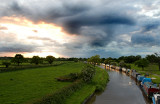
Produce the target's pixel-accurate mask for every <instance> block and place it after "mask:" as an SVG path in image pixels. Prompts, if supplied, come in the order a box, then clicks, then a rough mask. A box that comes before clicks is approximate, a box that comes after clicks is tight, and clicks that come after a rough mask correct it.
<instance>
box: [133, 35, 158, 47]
mask: <svg viewBox="0 0 160 104" xmlns="http://www.w3.org/2000/svg"><path fill="white" fill-rule="evenodd" d="M131 41H132V43H133V44H143V45H150V44H151V45H153V44H155V38H154V37H153V36H151V35H143V34H135V35H133V36H132V38H131Z"/></svg>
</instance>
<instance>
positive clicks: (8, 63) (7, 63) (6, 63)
mask: <svg viewBox="0 0 160 104" xmlns="http://www.w3.org/2000/svg"><path fill="white" fill-rule="evenodd" d="M2 65H5V66H6V68H8V67H9V65H11V62H7V61H4V62H2Z"/></svg>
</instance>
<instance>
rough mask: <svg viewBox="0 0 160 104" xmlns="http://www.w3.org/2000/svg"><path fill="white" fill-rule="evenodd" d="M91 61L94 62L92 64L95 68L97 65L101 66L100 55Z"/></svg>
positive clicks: (93, 57)
mask: <svg viewBox="0 0 160 104" xmlns="http://www.w3.org/2000/svg"><path fill="white" fill-rule="evenodd" d="M89 60H90V61H91V62H92V64H93V65H94V66H95V65H96V64H99V63H100V61H101V59H100V56H99V55H95V56H92V57H91V58H90V59H89Z"/></svg>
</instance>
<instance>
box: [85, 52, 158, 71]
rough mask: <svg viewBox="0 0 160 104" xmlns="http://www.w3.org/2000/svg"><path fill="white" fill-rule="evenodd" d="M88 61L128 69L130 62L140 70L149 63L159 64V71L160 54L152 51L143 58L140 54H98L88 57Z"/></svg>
mask: <svg viewBox="0 0 160 104" xmlns="http://www.w3.org/2000/svg"><path fill="white" fill-rule="evenodd" d="M87 61H88V63H90V64H93V65H94V66H95V65H96V64H100V63H104V64H105V66H106V65H107V64H108V65H109V67H110V65H113V66H119V67H125V68H128V69H130V68H131V65H130V64H131V63H132V64H133V63H134V64H135V65H136V66H138V67H141V68H142V70H144V68H145V67H147V66H148V65H149V64H150V63H151V64H153V63H155V64H158V66H159V71H160V54H159V53H154V54H151V55H146V57H145V58H142V57H141V56H140V55H137V56H133V55H130V56H121V57H119V58H111V57H109V58H100V56H99V55H95V56H92V57H91V58H89V59H88V60H87Z"/></svg>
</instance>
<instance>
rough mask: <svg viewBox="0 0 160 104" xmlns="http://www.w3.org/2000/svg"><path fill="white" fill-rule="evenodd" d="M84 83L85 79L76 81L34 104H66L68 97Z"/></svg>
mask: <svg viewBox="0 0 160 104" xmlns="http://www.w3.org/2000/svg"><path fill="white" fill-rule="evenodd" d="M84 84H85V83H84V82H83V81H80V80H79V81H76V82H74V83H72V84H71V85H69V86H67V87H64V88H63V89H61V90H59V91H57V92H56V93H54V94H51V95H46V96H45V97H43V98H42V99H40V100H38V101H36V102H33V103H32V104H64V102H65V100H66V98H67V97H69V96H71V95H72V94H73V93H74V92H75V91H77V90H79V89H81V88H82V87H83V86H84Z"/></svg>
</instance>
